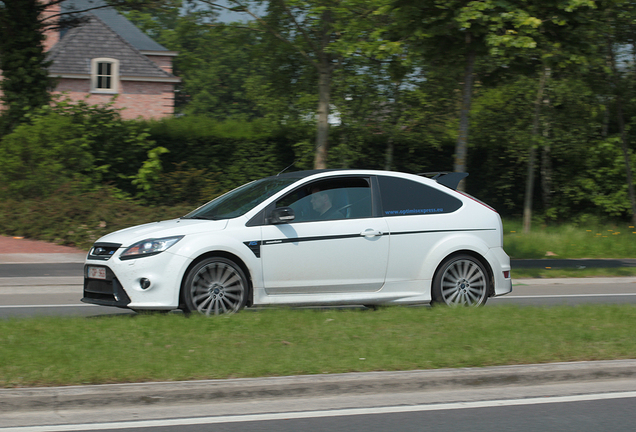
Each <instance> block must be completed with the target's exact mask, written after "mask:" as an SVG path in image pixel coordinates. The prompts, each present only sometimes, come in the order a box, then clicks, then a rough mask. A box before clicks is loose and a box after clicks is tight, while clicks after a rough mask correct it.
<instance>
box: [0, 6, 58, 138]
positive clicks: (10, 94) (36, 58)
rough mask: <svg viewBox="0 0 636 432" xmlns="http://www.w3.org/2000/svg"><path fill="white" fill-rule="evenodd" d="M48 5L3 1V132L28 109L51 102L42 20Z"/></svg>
mask: <svg viewBox="0 0 636 432" xmlns="http://www.w3.org/2000/svg"><path fill="white" fill-rule="evenodd" d="M48 6H49V2H42V1H40V0H2V1H0V29H2V33H1V34H0V70H1V71H2V76H3V79H2V80H0V93H1V94H2V99H1V101H2V104H3V105H4V107H5V111H4V112H3V113H2V114H3V115H2V123H1V124H0V135H2V134H4V133H6V132H8V131H9V130H11V129H13V128H14V127H15V126H16V125H17V124H18V123H19V122H21V121H22V119H23V118H24V115H25V113H27V112H28V111H29V110H32V109H34V108H40V107H42V106H44V105H46V104H48V103H49V100H50V99H49V93H48V89H49V87H50V85H51V82H50V80H49V77H48V73H47V70H46V67H47V65H48V63H47V61H46V55H45V53H44V48H43V42H44V33H43V31H44V28H45V26H44V23H43V22H42V12H43V11H44V9H45V8H46V7H48Z"/></svg>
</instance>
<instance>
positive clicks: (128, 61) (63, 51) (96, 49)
mask: <svg viewBox="0 0 636 432" xmlns="http://www.w3.org/2000/svg"><path fill="white" fill-rule="evenodd" d="M88 18H89V19H88V21H87V22H85V23H83V24H82V25H80V26H77V27H74V28H72V29H71V30H69V31H68V32H67V33H66V34H65V35H64V37H63V38H62V39H61V40H60V41H59V42H58V43H57V44H55V46H54V47H53V48H52V49H51V50H50V51H49V54H48V59H49V60H51V61H52V62H53V63H52V65H51V66H50V67H49V72H50V73H52V74H90V73H91V59H93V58H101V57H105V58H115V59H118V60H119V75H120V76H121V77H122V78H123V77H127V76H128V77H135V76H137V77H149V78H174V75H172V74H170V73H168V72H166V71H164V70H163V69H161V68H160V67H159V66H157V64H155V63H154V62H152V61H151V60H149V59H148V58H147V57H146V56H144V55H143V54H142V53H140V52H139V50H138V49H137V48H136V47H134V46H133V45H132V44H131V43H130V42H128V41H127V40H125V39H124V38H123V37H122V36H120V35H119V34H118V33H117V32H115V31H114V30H113V29H112V28H111V27H110V26H109V25H107V24H106V23H104V22H103V21H102V20H101V19H100V18H98V17H97V16H96V15H95V14H93V13H92V12H91V13H90V15H89V16H88ZM164 49H165V48H164Z"/></svg>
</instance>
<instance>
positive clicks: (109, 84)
mask: <svg viewBox="0 0 636 432" xmlns="http://www.w3.org/2000/svg"><path fill="white" fill-rule="evenodd" d="M118 81H119V62H118V61H117V60H116V59H107V58H97V59H93V60H92V61H91V91H93V92H96V93H116V92H117V82H118Z"/></svg>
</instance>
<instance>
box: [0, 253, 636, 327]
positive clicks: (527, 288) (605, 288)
mask: <svg viewBox="0 0 636 432" xmlns="http://www.w3.org/2000/svg"><path fill="white" fill-rule="evenodd" d="M569 261H570V260H568V262H569ZM575 261H576V260H575ZM587 261H591V260H587ZM594 261H598V260H594ZM604 261H605V260H604ZM612 261H616V262H619V263H620V264H621V265H623V266H624V265H629V264H630V263H631V261H636V260H627V261H628V262H627V263H625V262H623V261H625V260H612ZM541 263H542V264H544V261H542V262H541ZM82 271H83V264H82V263H79V262H74V263H37V264H34V263H23V264H12V263H5V264H0V319H2V318H9V317H24V316H37V315H79V316H99V315H113V314H131V313H133V312H132V311H129V310H127V309H117V308H110V307H103V306H94V305H88V304H85V303H82V302H81V301H80V299H81V297H82V284H83V279H82ZM589 303H592V304H621V303H636V278H635V277H630V278H585V279H520V280H515V285H514V287H513V292H512V293H511V294H508V295H506V296H503V297H497V298H493V299H490V300H489V301H488V306H497V305H504V304H516V305H534V306H550V305H577V304H589Z"/></svg>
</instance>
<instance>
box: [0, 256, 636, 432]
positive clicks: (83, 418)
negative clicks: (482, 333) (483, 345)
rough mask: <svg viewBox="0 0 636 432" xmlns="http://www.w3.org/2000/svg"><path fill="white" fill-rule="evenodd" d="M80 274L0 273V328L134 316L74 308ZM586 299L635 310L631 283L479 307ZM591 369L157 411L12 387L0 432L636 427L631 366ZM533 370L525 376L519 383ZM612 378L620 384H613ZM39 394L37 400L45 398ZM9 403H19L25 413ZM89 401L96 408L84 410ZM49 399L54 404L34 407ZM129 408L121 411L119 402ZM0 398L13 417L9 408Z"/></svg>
mask: <svg viewBox="0 0 636 432" xmlns="http://www.w3.org/2000/svg"><path fill="white" fill-rule="evenodd" d="M82 267H83V265H82V264H81V263H51V264H6V263H5V264H0V319H1V318H7V317H11V316H33V315H42V314H55V315H83V316H99V315H105V314H122V313H123V314H130V313H133V312H131V311H126V310H120V309H114V308H106V307H99V306H91V305H85V304H83V303H81V302H80V301H79V299H80V298H81V295H82V277H81V273H82ZM588 302H595V303H626V302H629V303H634V302H636V278H611V279H596V278H588V279H583V280H573V279H562V280H547V279H539V280H518V281H516V284H515V286H514V290H513V293H511V294H510V295H507V296H504V297H499V298H496V299H491V300H490V301H489V302H488V306H489V307H493V306H496V305H500V304H521V305H526V304H528V305H543V304H546V305H553V304H581V303H588ZM591 363H592V364H596V365H597V367H596V369H595V370H590V371H588V372H587V373H586V374H585V373H584V374H581V373H577V372H576V370H577V369H579V368H580V366H579V363H576V364H573V365H569V364H563V365H565V366H559V364H557V365H555V366H552V365H535V366H528V367H526V366H519V367H515V366H513V367H512V368H513V369H514V368H520V369H519V371H520V372H518V373H519V374H520V375H515V373H517V372H510V373H509V372H507V371H510V370H511V369H510V367H507V368H508V369H506V367H504V368H502V369H497V370H502V371H503V373H505V374H506V377H504V378H499V379H491V378H487V377H486V378H484V377H483V376H482V375H481V374H482V373H484V372H483V371H482V369H481V368H476V369H474V370H466V369H462V370H460V371H461V373H462V374H464V373H465V374H466V378H465V379H464V380H463V381H462V383H458V381H460V380H458V376H457V373H458V372H459V371H455V370H451V372H450V375H449V377H448V378H447V380H448V381H447V382H448V383H452V386H451V388H449V387H448V385H445V384H440V385H437V384H434V383H436V382H437V381H431V380H430V377H428V376H427V378H424V379H423V380H421V382H419V383H415V384H413V382H414V381H413V380H412V379H411V378H408V377H407V378H406V379H404V378H403V379H402V381H401V382H402V384H400V385H397V384H396V383H395V381H396V378H391V377H392V376H393V375H389V378H388V379H387V378H378V379H380V380H384V385H386V388H389V389H391V390H386V389H385V390H381V391H367V392H365V393H364V394H359V392H357V390H355V389H356V388H358V386H359V384H354V385H352V388H353V389H354V391H349V392H344V393H346V394H341V393H342V392H341V391H340V390H338V389H341V388H342V386H343V385H345V383H343V381H346V380H345V379H343V378H338V377H334V378H333V379H334V380H335V381H333V380H332V381H329V382H327V383H324V384H323V388H325V389H334V388H335V389H336V390H335V391H331V390H330V391H326V392H324V393H320V391H317V390H316V388H317V387H320V384H319V383H320V382H321V381H320V380H324V379H328V378H326V377H323V376H316V377H308V378H303V377H283V378H282V380H287V379H288V378H289V379H290V380H292V381H293V380H296V381H297V380H298V379H301V381H302V380H307V383H305V384H302V385H303V386H306V387H305V388H306V389H311V390H309V392H310V393H311V394H309V395H303V396H300V397H292V395H294V394H295V392H294V391H293V390H292V391H290V392H288V393H287V392H286V390H287V389H289V387H288V386H287V384H285V387H284V388H285V389H286V390H283V391H278V390H276V391H274V392H272V394H276V395H277V396H275V397H269V396H268V395H267V392H263V391H262V390H258V391H255V392H254V394H255V395H257V396H256V397H252V398H249V397H244V395H245V394H246V390H245V389H246V387H240V388H235V389H234V390H233V391H234V393H235V394H237V395H239V397H238V399H237V400H235V399H232V398H229V399H227V398H225V397H222V398H221V399H220V400H213V401H210V402H207V403H203V402H199V401H198V400H199V399H197V396H196V394H197V390H196V389H193V386H196V385H197V384H196V383H181V384H180V383H168V384H167V385H177V386H182V387H181V388H178V389H176V390H177V393H178V394H181V393H184V394H185V393H187V394H190V395H191V397H194V399H193V400H188V401H187V402H186V401H185V400H183V401H179V400H175V401H174V402H172V399H165V400H166V401H167V402H165V403H162V400H164V398H166V397H167V396H168V393H167V392H165V391H162V390H158V391H153V392H152V394H150V395H149V394H147V392H150V391H151V390H144V389H143V388H142V389H139V388H138V387H139V386H138V385H134V386H133V387H125V385H124V387H123V388H122V387H117V388H118V389H121V390H116V391H117V392H119V391H121V392H122V393H121V395H120V394H119V393H118V394H117V395H116V396H113V400H115V401H116V402H115V403H116V404H117V405H116V406H111V405H109V403H107V402H108V401H107V400H104V399H103V398H104V397H106V398H107V399H108V395H107V392H106V393H103V390H101V388H103V387H102V386H93V387H98V388H97V389H96V390H94V389H93V390H92V389H89V388H84V387H82V388H68V389H64V388H61V389H60V390H57V389H51V390H50V392H49V394H48V395H47V394H43V395H41V397H42V399H38V396H37V395H35V396H34V393H36V392H35V391H34V390H32V389H23V390H25V392H20V393H19V394H13V393H11V394H8V393H7V392H11V391H13V390H11V389H4V390H3V389H0V432H8V431H11V432H13V431H15V432H18V431H20V432H43V431H50V432H52V431H67V430H76V431H84V430H85V431H88V430H98V431H108V430H123V431H138V430H141V429H143V430H150V431H162V432H164V431H165V432H167V431H186V432H187V431H215V432H217V431H276V432H286V431H299V430H302V431H307V432H314V431H334V430H336V431H337V430H342V431H364V432H375V431H378V432H379V431H386V430H394V431H400V432H401V431H407V432H408V431H428V430H430V431H442V432H446V431H491V430H501V431H508V430H509V431H515V432H526V431H541V432H543V431H546V430H548V431H552V430H558V431H577V432H587V431H590V432H591V431H599V430H603V431H623V430H625V431H631V430H633V425H634V423H635V421H636V412H635V411H634V409H633V408H634V406H636V366H633V365H632V364H631V363H630V365H629V366H628V369H629V368H631V369H630V370H631V372H628V373H625V372H620V373H618V374H616V373H610V374H608V375H607V376H603V374H604V373H605V372H607V371H608V370H609V369H611V367H614V366H611V367H610V366H606V363H604V362H591ZM583 364H586V363H585V362H584V363H583ZM607 365H609V363H607ZM619 366H620V364H619ZM560 367H563V368H566V369H567V370H566V371H565V372H561V375H560V376H561V377H562V378H561V379H559V378H555V377H553V375H552V373H553V372H552V371H553V370H554V368H557V369H558V368H560ZM592 367H593V366H592ZM620 367H623V366H620ZM533 368H534V369H535V370H534V372H533V373H534V375H527V374H528V373H530V372H532V369H533ZM542 368H546V369H545V370H544V369H542ZM486 369H488V368H486ZM495 369H496V368H495ZM514 370H516V369H514ZM623 370H626V369H623ZM528 371H530V372H528ZM425 373H437V371H426V372H425ZM497 373H498V372H497ZM380 374H381V375H372V374H371V375H368V376H369V377H376V376H380V377H386V376H387V375H385V374H387V373H380ZM389 374H390V373H389ZM395 374H400V373H399V372H397V373H395ZM473 374H477V375H473ZM524 374H526V375H524ZM347 375H350V374H347ZM354 375H355V374H354ZM524 376H525V378H524ZM619 376H620V377H621V378H620V379H617V377H619ZM365 377H367V375H362V376H361V378H360V382H363V383H364V385H363V387H367V386H368V387H373V386H370V385H369V381H370V379H374V378H365ZM354 379H355V378H354ZM267 380H268V379H265V381H261V380H257V381H254V382H258V383H259V384H255V385H258V386H260V385H269V384H267V383H271V382H272V381H267ZM270 380H271V379H270ZM221 381H223V380H221ZM242 382H244V381H242ZM250 382H251V381H250ZM290 382H291V381H290ZM262 383H264V384H262ZM312 383H313V384H312ZM387 383H388V385H387ZM423 383H429V384H430V385H424V384H423ZM431 383H432V384H431ZM160 385H161V384H160ZM202 385H203V386H206V385H221V386H226V385H227V386H229V387H227V388H226V390H223V391H221V393H220V394H226V395H227V394H228V392H229V393H231V390H228V389H231V388H232V387H231V386H232V385H235V384H233V383H229V384H226V383H225V382H223V383H211V384H207V383H202ZM237 385H239V386H241V385H244V384H237ZM250 385H252V384H250ZM403 386H410V387H408V389H407V388H406V387H403ZM89 387H90V386H89ZM142 387H143V386H142ZM416 387H417V388H416ZM475 387H477V388H475ZM149 388H150V387H149ZM152 388H154V389H157V387H152ZM159 388H161V387H159ZM19 390H20V389H18V391H19ZM374 390H375V389H374ZM43 391H44V393H46V391H47V390H43ZM399 391H402V392H399ZM91 392H92V393H91ZM127 392H128V393H127ZM130 392H132V393H135V394H136V395H137V396H132V393H131V394H129V393H130ZM180 392H181V393H180ZM206 392H209V390H206ZM88 393H91V394H90V395H89V394H88ZM177 393H175V394H177ZM217 393H218V392H217ZM247 393H249V391H248V392H247ZM127 394H128V396H126V395H127ZM206 394H207V393H206ZM286 395H288V396H286ZM16 397H25V398H26V400H30V401H31V404H29V403H28V402H27V401H26V400H18V399H16ZM206 397H207V396H206ZM128 398H130V399H128ZM91 399H92V400H93V401H94V402H95V403H94V404H93V405H91V406H88V405H86V404H87V401H89V400H91ZM47 400H48V401H55V402H54V403H50V404H49V403H46V402H42V401H47ZM64 400H67V401H68V402H67V404H66V405H64V404H63V403H62V401H64ZM128 400H130V402H131V403H127V402H126V401H128ZM7 401H10V402H8V404H9V405H15V407H16V408H15V409H13V408H10V407H9V406H8V405H7ZM3 404H4V405H3ZM81 406H84V408H81ZM31 408H32V409H31Z"/></svg>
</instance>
